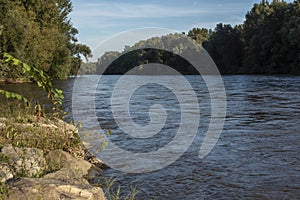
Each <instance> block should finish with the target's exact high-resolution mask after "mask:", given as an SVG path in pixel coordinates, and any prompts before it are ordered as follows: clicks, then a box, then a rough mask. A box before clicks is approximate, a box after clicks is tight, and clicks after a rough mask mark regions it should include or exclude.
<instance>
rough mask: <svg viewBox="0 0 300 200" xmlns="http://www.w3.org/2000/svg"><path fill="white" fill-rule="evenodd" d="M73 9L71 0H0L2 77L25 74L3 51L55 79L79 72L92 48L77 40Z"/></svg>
mask: <svg viewBox="0 0 300 200" xmlns="http://www.w3.org/2000/svg"><path fill="white" fill-rule="evenodd" d="M71 11H72V2H71V0H52V1H33V0H29V1H28V0H1V1H0V13H1V16H0V78H11V79H16V78H19V77H22V76H24V74H23V73H22V72H21V71H20V70H21V69H17V68H16V67H14V66H12V65H10V64H9V63H7V62H5V61H4V57H3V54H4V53H9V54H11V55H13V56H14V57H16V58H18V59H19V60H22V61H23V62H24V63H27V64H28V65H30V66H33V67H36V68H37V69H39V70H42V71H43V72H46V73H47V74H49V76H50V77H51V78H52V79H66V78H67V77H68V76H69V75H76V74H77V71H78V69H79V67H80V66H81V63H82V59H81V56H83V57H85V58H87V57H88V56H89V55H90V54H91V50H90V48H89V47H88V46H86V45H83V44H79V43H78V40H77V38H76V34H78V30H77V29H76V28H75V27H73V25H72V23H71V20H70V18H69V14H70V12H71Z"/></svg>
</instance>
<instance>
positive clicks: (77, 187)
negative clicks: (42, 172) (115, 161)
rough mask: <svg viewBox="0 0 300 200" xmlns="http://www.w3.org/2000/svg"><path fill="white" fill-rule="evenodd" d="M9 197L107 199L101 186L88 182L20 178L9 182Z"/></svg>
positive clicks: (24, 198) (46, 199)
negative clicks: (77, 182) (69, 182)
mask: <svg viewBox="0 0 300 200" xmlns="http://www.w3.org/2000/svg"><path fill="white" fill-rule="evenodd" d="M8 186H9V187H8V192H9V199H13V200H18V199H20V200H27V199H28V200H31V199H43V200H61V199H78V200H81V199H82V200H105V199H106V198H105V195H104V193H103V191H102V189H101V188H99V187H94V186H91V185H88V184H74V185H70V184H68V183H65V182H63V181H61V180H54V179H41V178H38V179H33V178H20V179H17V180H14V181H12V182H10V183H9V184H8Z"/></svg>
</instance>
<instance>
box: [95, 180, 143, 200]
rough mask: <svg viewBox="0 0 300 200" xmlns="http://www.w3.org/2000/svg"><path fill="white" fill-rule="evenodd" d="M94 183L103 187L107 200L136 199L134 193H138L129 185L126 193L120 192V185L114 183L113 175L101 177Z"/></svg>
mask: <svg viewBox="0 0 300 200" xmlns="http://www.w3.org/2000/svg"><path fill="white" fill-rule="evenodd" d="M95 185H96V186H99V187H101V188H102V189H104V192H105V196H106V197H107V199H109V200H121V199H123V200H134V199H136V195H137V194H138V193H139V191H138V190H137V189H136V187H130V188H128V189H129V192H128V194H122V191H121V186H120V184H118V183H116V179H115V178H114V177H110V178H106V177H101V178H100V179H99V180H98V183H97V184H95Z"/></svg>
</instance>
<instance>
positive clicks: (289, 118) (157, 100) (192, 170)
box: [7, 75, 300, 199]
mask: <svg viewBox="0 0 300 200" xmlns="http://www.w3.org/2000/svg"><path fill="white" fill-rule="evenodd" d="M81 78H82V79H83V80H85V81H83V83H84V82H86V83H87V85H81V87H82V92H84V93H85V95H84V97H83V98H81V100H82V104H85V101H84V98H87V99H89V98H91V96H90V95H93V92H92V91H90V86H89V85H88V82H89V79H90V80H92V79H95V77H94V76H84V77H81ZM119 78H120V76H105V77H103V81H102V85H101V87H98V89H97V98H96V101H95V111H96V115H97V117H98V121H99V125H100V126H101V127H102V128H103V129H110V130H111V132H112V135H111V136H110V137H109V138H110V140H111V141H112V142H113V143H115V144H116V145H118V146H120V147H121V148H124V149H127V150H129V151H134V152H139V151H141V152H150V151H154V150H157V149H159V148H162V147H163V146H164V145H166V144H168V143H169V142H170V141H171V140H172V138H174V136H175V135H174V134H175V133H176V131H177V130H178V126H179V125H180V113H178V111H179V110H180V109H179V107H180V104H179V103H178V100H177V99H176V96H175V95H174V91H169V90H168V89H167V88H159V86H158V85H153V84H152V85H151V84H148V85H146V86H144V87H142V88H140V89H138V90H136V92H135V95H134V96H133V97H132V99H131V104H132V106H131V107H130V115H131V117H132V120H133V121H134V122H135V123H136V124H140V125H142V126H145V125H147V124H148V123H149V114H148V110H149V108H150V107H151V105H153V104H161V105H162V106H163V107H164V108H166V110H167V121H166V123H167V125H166V126H164V128H163V129H162V131H163V132H162V134H157V135H155V136H153V137H151V138H148V139H138V140H135V139H132V138H130V137H128V135H126V134H122V131H121V130H120V128H119V127H118V126H117V125H116V123H115V121H114V119H113V118H112V114H111V111H110V109H111V108H110V105H111V95H110V94H111V91H112V89H113V86H114V83H115V82H116V81H117V80H118V79H119ZM156 78H159V77H156ZM171 79H172V78H171ZM186 79H187V80H188V81H189V82H190V84H191V85H192V87H193V90H194V91H195V93H196V94H197V97H198V100H199V105H200V111H201V112H200V113H201V121H200V125H199V129H198V132H197V135H196V137H195V139H194V140H193V143H192V144H191V145H190V147H189V148H188V149H187V151H185V152H184V153H183V155H182V156H180V157H179V159H177V160H176V161H175V162H173V163H172V164H170V165H169V166H166V167H164V168H162V169H159V170H156V171H153V172H145V173H129V174H128V173H124V172H121V171H118V170H115V169H107V170H104V171H103V173H102V175H103V176H106V177H115V178H116V181H117V183H119V184H120V185H121V186H122V187H121V189H122V190H123V191H124V192H126V191H127V190H128V187H129V186H136V188H137V189H138V190H139V194H138V195H137V198H138V199H297V198H299V197H300V124H299V119H300V77H295V76H237V75H235V76H223V81H224V85H225V89H226V98H227V113H226V119H225V124H224V128H223V130H222V133H221V136H220V138H219V140H218V142H217V144H216V145H215V146H214V148H213V150H212V151H211V152H210V153H209V154H208V155H207V156H206V157H205V158H202V159H201V158H199V148H200V146H201V142H202V141H203V133H204V132H205V131H207V127H208V123H209V113H210V111H211V105H210V99H209V95H208V93H207V88H206V87H205V85H203V84H199V77H197V76H186ZM73 82H74V80H69V81H61V82H57V83H56V84H55V85H56V86H58V87H60V88H62V89H63V90H64V93H65V97H66V98H65V100H64V102H65V103H64V107H65V109H66V111H68V112H69V113H70V114H69V115H68V120H70V119H71V118H72V114H71V111H72V101H71V100H72V98H71V96H72V85H73ZM174 84H176V83H174ZM7 87H8V88H9V87H13V88H14V89H15V90H17V91H18V90H19V91H23V92H24V91H26V92H25V93H27V94H29V95H28V96H37V97H42V96H43V95H42V93H40V92H38V91H39V90H36V89H33V88H34V87H35V86H33V84H25V85H22V86H7ZM17 87H21V89H16V88H17ZM127 87H128V88H129V87H131V85H128V86H127ZM186 98H187V99H188V98H189V97H188V96H187V97H186ZM85 113H86V110H84V109H83V111H82V115H84V114H85ZM89 117H90V116H89V115H86V116H84V117H83V118H84V119H85V120H84V121H82V123H83V125H84V126H86V127H87V128H88V126H90V125H91V124H90V121H91V120H92V119H91V118H89ZM190 120H192V119H190ZM115 157H118V155H116V156H115ZM128 159H130V158H128ZM142 164H143V163H141V165H142Z"/></svg>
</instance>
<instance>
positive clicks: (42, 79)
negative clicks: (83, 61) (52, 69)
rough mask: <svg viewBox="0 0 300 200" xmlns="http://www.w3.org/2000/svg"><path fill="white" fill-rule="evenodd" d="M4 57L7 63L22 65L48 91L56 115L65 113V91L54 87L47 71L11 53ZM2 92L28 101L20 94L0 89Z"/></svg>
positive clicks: (7, 95) (24, 71)
mask: <svg viewBox="0 0 300 200" xmlns="http://www.w3.org/2000/svg"><path fill="white" fill-rule="evenodd" d="M3 58H4V61H5V62H6V63H9V64H11V65H12V66H17V67H21V68H22V71H23V74H24V75H28V76H29V78H30V79H33V80H34V82H35V83H36V84H37V86H38V87H41V88H43V90H44V91H46V92H47V94H48V95H47V96H48V98H49V99H50V100H51V101H52V104H53V111H54V115H55V116H60V115H64V112H63V111H62V110H61V109H60V106H61V104H62V100H63V98H64V96H63V92H62V91H61V90H58V89H56V88H54V87H53V85H52V82H51V79H50V77H49V76H48V75H47V74H46V73H44V72H43V71H42V70H40V69H37V68H35V67H32V66H29V65H27V64H26V63H24V62H22V61H20V60H19V59H17V58H15V57H13V56H12V55H10V54H9V53H4V54H3ZM0 94H3V95H4V96H5V97H6V98H14V99H18V100H23V101H24V102H25V103H27V102H28V100H27V99H26V98H25V97H23V96H22V95H20V94H16V93H13V92H9V91H6V90H0Z"/></svg>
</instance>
